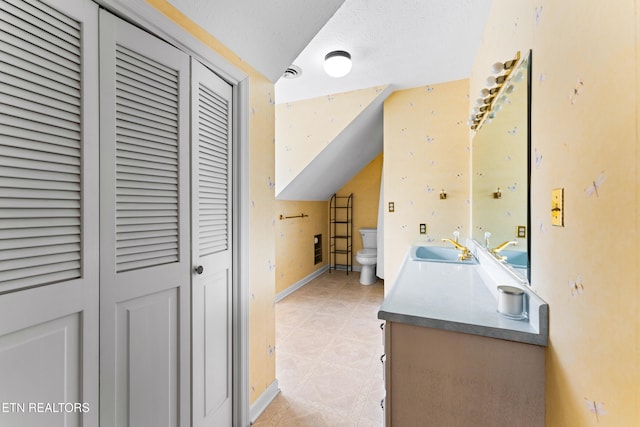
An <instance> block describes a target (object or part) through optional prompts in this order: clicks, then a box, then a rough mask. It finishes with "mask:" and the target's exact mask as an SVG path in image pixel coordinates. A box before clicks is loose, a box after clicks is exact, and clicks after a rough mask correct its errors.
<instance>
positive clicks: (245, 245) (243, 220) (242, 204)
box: [233, 78, 251, 426]
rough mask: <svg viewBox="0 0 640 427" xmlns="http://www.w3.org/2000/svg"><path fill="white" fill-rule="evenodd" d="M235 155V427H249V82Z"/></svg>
mask: <svg viewBox="0 0 640 427" xmlns="http://www.w3.org/2000/svg"><path fill="white" fill-rule="evenodd" d="M234 106H235V107H234V108H235V109H234V112H233V117H234V132H235V133H234V134H235V141H234V143H236V145H235V147H234V148H235V155H234V157H233V167H234V171H235V176H234V183H235V185H234V190H233V191H234V194H233V200H234V203H235V204H236V207H237V209H236V210H235V214H234V218H233V221H234V222H233V223H234V231H233V232H234V239H235V240H234V242H237V243H238V244H237V245H235V254H234V260H233V261H234V262H233V265H234V277H235V281H236V283H235V284H234V292H235V295H234V298H233V310H234V318H235V319H236V322H234V323H235V327H234V330H233V343H234V344H233V352H234V353H233V354H234V355H235V356H234V358H235V360H237V361H238V362H239V363H234V368H233V369H234V371H233V390H234V392H233V393H234V397H233V401H234V404H233V419H234V426H246V425H249V423H248V420H249V413H250V412H249V411H250V409H249V301H250V299H249V296H250V291H249V233H250V231H249V207H250V206H251V203H250V202H251V200H250V198H249V170H250V169H251V168H250V165H249V108H248V106H249V79H248V78H247V79H245V80H243V81H242V82H240V83H239V84H238V85H237V86H236V88H235V97H234Z"/></svg>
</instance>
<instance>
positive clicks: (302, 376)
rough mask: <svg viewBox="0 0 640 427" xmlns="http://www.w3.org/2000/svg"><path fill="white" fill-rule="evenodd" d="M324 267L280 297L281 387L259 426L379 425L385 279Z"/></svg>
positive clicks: (278, 362) (278, 354)
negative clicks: (366, 279)
mask: <svg viewBox="0 0 640 427" xmlns="http://www.w3.org/2000/svg"><path fill="white" fill-rule="evenodd" d="M358 280H359V273H357V272H350V273H349V275H347V274H346V273H345V272H343V271H337V272H336V271H334V272H332V273H329V272H327V273H324V274H323V275H321V276H320V277H318V278H316V279H315V280H313V281H312V282H310V283H308V284H307V285H305V286H303V287H302V288H300V289H298V290H297V291H296V292H294V293H293V294H291V295H289V296H287V297H286V298H285V299H283V300H282V301H280V302H278V303H277V304H276V376H277V379H278V383H279V386H280V390H281V392H280V393H279V394H278V396H277V397H276V398H275V399H274V401H273V402H272V403H271V404H270V405H269V407H267V409H266V410H265V411H264V412H263V413H262V414H261V415H260V417H259V418H258V419H257V420H256V422H255V423H254V424H253V425H254V426H256V427H266V426H269V427H274V426H279V427H280V426H282V427H297V426H300V427H315V426H331V427H341V426H345V427H346V426H353V427H356V426H357V427H360V426H362V427H377V426H381V425H382V418H383V413H382V409H381V408H380V400H381V399H382V398H383V396H384V383H383V379H382V363H381V362H380V356H381V355H382V353H383V345H382V331H381V330H380V323H381V321H380V320H378V318H377V312H378V308H379V306H380V304H381V303H382V299H383V294H384V292H383V282H382V281H381V280H378V282H377V283H375V284H374V285H370V286H363V285H360V283H359V282H358Z"/></svg>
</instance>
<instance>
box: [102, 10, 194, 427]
mask: <svg viewBox="0 0 640 427" xmlns="http://www.w3.org/2000/svg"><path fill="white" fill-rule="evenodd" d="M100 72H101V75H100V89H101V91H100V106H101V109H100V137H101V138H100V165H101V167H100V238H101V251H100V357H101V359H100V379H101V382H100V391H101V395H100V399H101V414H100V418H101V426H102V427H106V426H117V427H124V426H143V427H146V426H149V427H150V426H153V427H157V426H177V425H183V426H188V425H189V422H190V338H189V336H190V325H189V323H190V318H189V316H190V311H189V306H190V291H189V288H190V280H191V274H190V271H191V269H190V246H189V195H190V194H189V120H188V117H189V59H188V57H187V56H186V55H185V54H184V53H182V52H180V51H178V50H177V49H175V48H173V47H172V46H170V45H168V44H166V43H164V42H162V41H160V40H159V39H156V38H154V37H152V36H150V35H149V34H147V33H145V32H143V31H141V30H139V29H137V28H135V27H133V26H131V25H129V24H127V23H125V22H124V21H122V20H120V19H118V18H116V17H114V16H113V15H111V14H109V13H107V12H104V11H101V13H100Z"/></svg>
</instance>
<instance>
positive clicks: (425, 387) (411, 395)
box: [378, 246, 548, 427]
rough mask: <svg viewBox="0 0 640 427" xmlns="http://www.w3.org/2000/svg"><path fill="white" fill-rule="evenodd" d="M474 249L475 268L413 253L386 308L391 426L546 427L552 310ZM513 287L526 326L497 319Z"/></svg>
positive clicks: (523, 282) (387, 413) (383, 316)
mask: <svg viewBox="0 0 640 427" xmlns="http://www.w3.org/2000/svg"><path fill="white" fill-rule="evenodd" d="M440 249H442V248H440ZM447 249H448V248H447ZM472 251H473V253H474V257H473V260H472V261H473V262H447V261H446V260H444V261H432V260H424V259H420V258H416V256H415V254H416V248H415V247H414V248H412V249H410V250H409V251H408V253H407V255H406V256H405V259H404V262H403V266H402V268H401V270H400V273H399V275H398V277H397V279H396V281H395V283H394V286H393V288H392V290H391V291H390V292H389V294H388V295H387V296H386V297H385V300H384V302H383V304H382V306H381V307H380V310H379V312H378V317H379V318H380V319H383V320H385V321H386V324H385V328H384V329H385V357H384V358H383V360H384V363H385V384H386V398H385V401H384V405H383V407H384V409H385V418H386V425H387V426H402V427H405V426H444V425H446V426H470V425H473V426H507V425H508V426H543V425H544V415H545V398H544V395H545V394H544V392H545V354H544V348H545V346H546V345H547V340H548V306H547V304H546V303H545V302H544V301H542V300H541V299H540V298H539V297H538V296H536V295H535V294H534V293H533V292H531V290H530V289H528V287H527V286H526V280H524V279H519V278H518V275H517V274H514V273H515V271H514V270H513V269H511V268H510V267H507V266H504V265H501V263H500V262H499V261H497V260H496V259H495V258H493V257H492V256H491V255H490V254H489V253H488V252H487V251H486V250H484V249H483V248H481V247H475V246H474V247H473V249H472ZM505 284H506V285H509V286H515V287H519V288H521V289H523V290H524V292H525V293H526V297H525V301H526V304H525V310H526V311H527V316H526V318H525V319H514V318H509V317H506V316H504V315H502V314H501V313H498V310H497V308H498V291H497V286H498V285H505Z"/></svg>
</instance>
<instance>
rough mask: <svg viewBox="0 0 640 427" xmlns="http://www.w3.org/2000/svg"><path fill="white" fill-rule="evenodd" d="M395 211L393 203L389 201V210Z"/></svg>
mask: <svg viewBox="0 0 640 427" xmlns="http://www.w3.org/2000/svg"><path fill="white" fill-rule="evenodd" d="M395 211H396V207H395V204H394V203H393V202H389V212H395Z"/></svg>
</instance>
